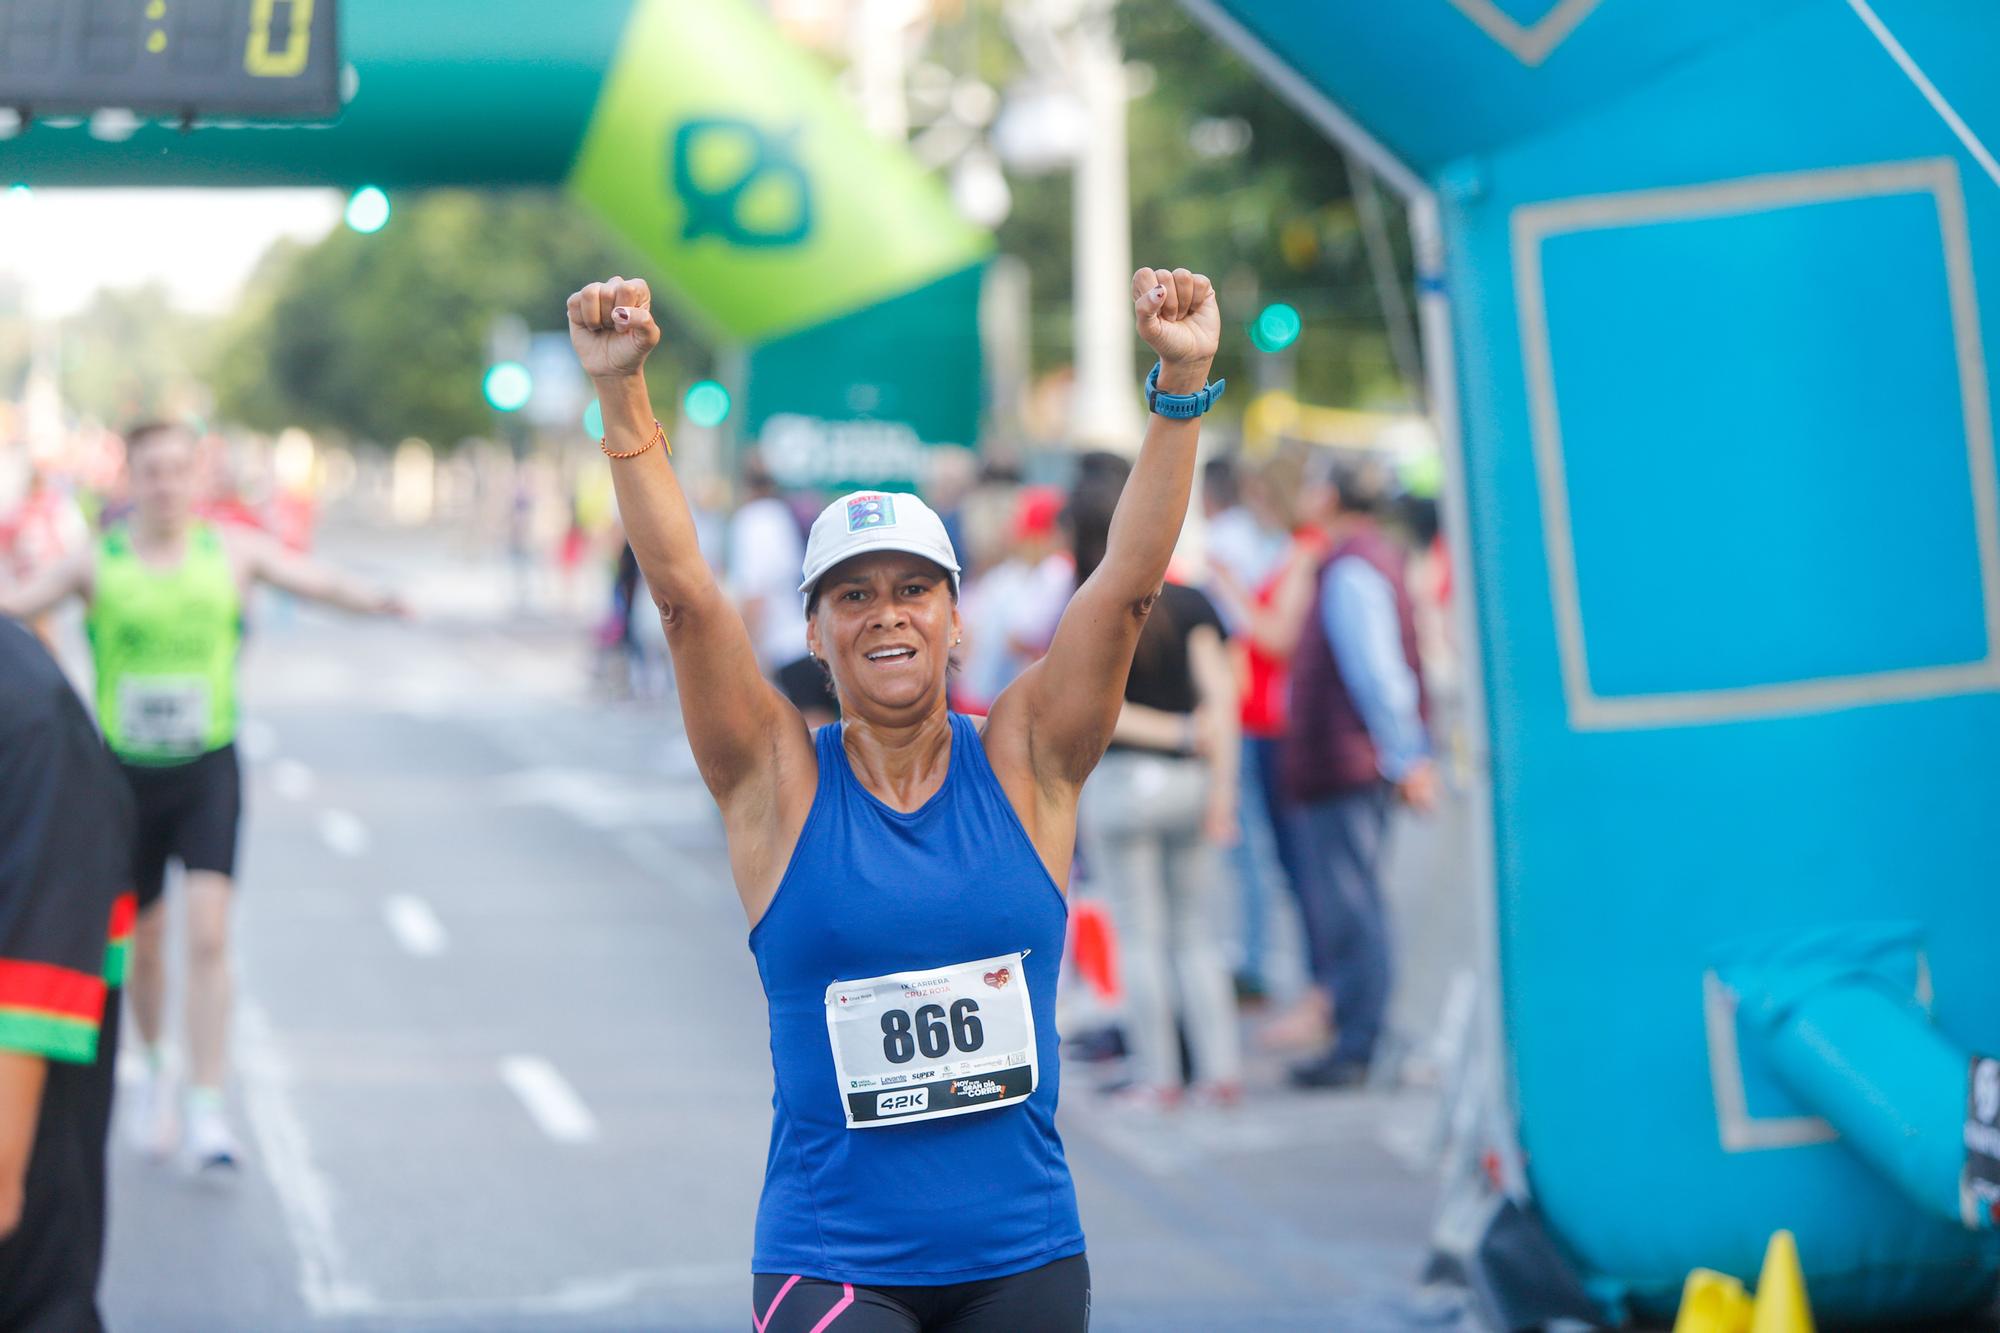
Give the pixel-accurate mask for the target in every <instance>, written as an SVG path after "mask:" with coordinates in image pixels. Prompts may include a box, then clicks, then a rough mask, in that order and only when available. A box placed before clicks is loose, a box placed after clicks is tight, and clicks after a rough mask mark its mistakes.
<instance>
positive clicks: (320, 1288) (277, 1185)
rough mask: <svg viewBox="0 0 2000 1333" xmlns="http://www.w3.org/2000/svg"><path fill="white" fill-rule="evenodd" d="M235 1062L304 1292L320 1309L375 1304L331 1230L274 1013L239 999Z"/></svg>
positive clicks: (343, 1310)
mask: <svg viewBox="0 0 2000 1333" xmlns="http://www.w3.org/2000/svg"><path fill="white" fill-rule="evenodd" d="M237 1063H238V1066H239V1068H240V1069H241V1071H242V1079H243V1109H244V1112H245V1114H246V1115H247V1116H248V1118H249V1122H250V1134H251V1137H252V1138H253V1139H255V1140H256V1143H257V1161H259V1162H261V1163H262V1164H263V1167H264V1173H265V1174H266V1175H267V1176H269V1177H270V1180H271V1188H272V1189H273V1191H275V1192H276V1194H277V1196H278V1204H279V1207H280V1209H281V1210H282V1211H283V1213H284V1215H285V1229H286V1230H287V1231H289V1232H290V1233H291V1238H292V1249H293V1251H294V1252H295V1253H296V1254H297V1255H298V1256H299V1295H300V1296H301V1297H302V1298H304V1300H305V1303H306V1308H307V1309H308V1310H310V1311H312V1313H313V1314H315V1315H334V1314H348V1313H353V1312H356V1311H362V1310H367V1309H369V1308H371V1307H372V1306H373V1305H374V1303H375V1299H374V1297H373V1296H371V1295H369V1293H368V1292H367V1290H366V1289H365V1288H363V1287H361V1286H359V1285H357V1284H356V1283H355V1282H353V1281H352V1280H351V1279H349V1278H348V1276H347V1255H346V1252H345V1251H344V1250H342V1248H341V1245H340V1239H339V1237H338V1236H336V1235H335V1234H334V1227H333V1192H332V1190H331V1189H330V1188H329V1187H328V1185H327V1180H326V1177H325V1176H324V1175H323V1174H321V1172H320V1169H319V1167H318V1166H317V1165H316V1164H315V1163H314V1162H313V1158H312V1149H311V1146H310V1145H309V1144H308V1143H307V1142H306V1131H305V1124H304V1122H303V1121H302V1120H301V1119H300V1118H299V1113H298V1110H297V1108H296V1107H295V1106H294V1105H293V1104H292V1076H291V1070H290V1068H289V1067H288V1066H287V1065H286V1064H285V1062H284V1056H283V1055H282V1054H281V1053H280V1052H279V1050H278V1043H277V1042H276V1040H275V1039H274V1038H273V1037H272V1034H271V1025H270V1021H269V1020H268V1019H266V1018H265V1017H264V1012H263V1010H261V1009H259V1008H258V1007H257V1006H256V1005H255V1004H254V1003H252V1002H249V1001H245V1002H243V1003H241V1004H239V1005H238V1007H237Z"/></svg>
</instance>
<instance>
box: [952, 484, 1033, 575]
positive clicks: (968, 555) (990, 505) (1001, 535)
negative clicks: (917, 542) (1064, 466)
mask: <svg viewBox="0 0 2000 1333" xmlns="http://www.w3.org/2000/svg"><path fill="white" fill-rule="evenodd" d="M1020 489H1021V469H1020V467H1019V466H1018V465H1017V464H1015V463H1014V462H1012V461H1011V460H1009V459H1006V458H991V457H989V458H987V459H986V460H985V461H984V463H982V464H981V466H980V470H979V480H978V481H977V482H976V483H975V484H974V485H973V488H972V490H971V492H970V493H969V494H968V495H966V497H965V499H964V500H963V501H962V502H961V503H960V504H959V506H958V512H959V526H960V529H961V530H962V531H963V532H964V534H965V545H964V546H960V547H957V548H955V549H957V551H958V558H959V560H960V562H961V563H963V564H964V565H965V572H966V573H967V574H968V575H974V576H976V575H977V574H979V573H980V572H981V571H982V570H986V569H991V568H992V567H993V566H994V565H997V564H999V563H1000V562H1001V561H1002V560H1004V559H1006V558H1007V555H1008V553H1009V551H1010V549H1011V545H1012V540H1013V538H1012V533H1013V524H1014V504H1015V497H1016V495H1017V494H1018V493H1019V491H1020Z"/></svg>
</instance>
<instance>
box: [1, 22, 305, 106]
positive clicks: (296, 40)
mask: <svg viewBox="0 0 2000 1333" xmlns="http://www.w3.org/2000/svg"><path fill="white" fill-rule="evenodd" d="M334 18H335V15H334V0H0V107H5V108H11V109H13V110H15V111H17V112H25V113H26V114H28V115H30V116H34V117H43V116H51V115H87V114H89V113H90V112H93V111H97V110H100V109H103V108H107V107H124V108H127V109H129V110H131V111H134V112H137V113H140V114H142V115H164V116H175V117H179V118H182V119H187V120H193V119H196V118H204V119H206V118H215V117H228V118H232V119H251V120H325V119H330V118H332V117H333V116H335V115H336V114H338V113H339V111H340V52H339V50H338V41H337V25H336V23H335V21H334Z"/></svg>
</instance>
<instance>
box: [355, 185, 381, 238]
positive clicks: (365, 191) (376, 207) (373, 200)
mask: <svg viewBox="0 0 2000 1333" xmlns="http://www.w3.org/2000/svg"><path fill="white" fill-rule="evenodd" d="M347 225H348V226H350V227H352V228H353V229H354V230H356V231H358V232H360V233H361V234H362V235H364V236H367V235H370V234H372V233H374V232H378V231H380V230H382V228H384V227H386V226H388V225H389V196H388V195H386V194H384V193H382V191H381V190H380V189H378V188H376V187H375V186H373V185H364V186H362V187H361V188H360V189H358V190H356V191H355V192H354V193H353V194H352V195H350V196H348V200H347Z"/></svg>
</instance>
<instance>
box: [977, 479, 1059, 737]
mask: <svg viewBox="0 0 2000 1333" xmlns="http://www.w3.org/2000/svg"><path fill="white" fill-rule="evenodd" d="M1062 511H1063V494H1062V492H1061V491H1059V490H1057V489H1056V488H1055V487H1053V486H1032V487H1029V488H1027V489H1025V490H1023V491H1021V492H1020V493H1019V495H1018V496H1017V497H1016V500H1015V505H1014V520H1013V529H1012V533H1011V537H1012V549H1011V550H1010V551H1009V552H1008V555H1007V558H1006V559H1004V560H1002V561H1001V562H1000V563H999V564H997V565H994V566H993V567H992V568H991V569H989V570H987V571H986V572H985V573H983V574H981V575H980V576H979V577H978V578H977V579H976V580H975V581H973V582H972V583H970V584H969V585H968V586H967V587H966V591H965V597H964V600H963V605H962V607H961V615H962V618H963V620H964V622H965V670H964V673H963V674H962V675H960V677H959V678H958V680H957V681H956V682H955V683H954V688H955V691H956V693H957V695H958V697H959V700H960V704H961V709H962V711H964V712H969V713H984V712H985V711H986V710H987V709H988V708H990V707H992V705H993V701H994V700H995V699H997V698H998V697H999V696H1000V691H1002V690H1004V689H1006V688H1007V686H1008V684H1009V683H1010V682H1011V681H1012V680H1013V679H1014V677H1016V676H1018V675H1020V674H1021V672H1022V671H1023V670H1025V669H1026V668H1027V667H1028V666H1029V664H1031V663H1033V662H1034V661H1036V660H1037V659H1039V658H1040V657H1041V655H1042V654H1043V653H1044V652H1046V651H1048V646H1049V640H1050V639H1052V638H1054V637H1055V631H1056V622H1057V621H1058V620H1060V619H1061V618H1062V613H1063V608H1064V607H1065V606H1067V605H1069V598H1070V593H1071V592H1073V591H1074V590H1075V586H1076V572H1075V571H1076V566H1075V564H1074V562H1073V561H1072V560H1071V559H1070V554H1069V552H1068V551H1067V550H1066V549H1064V545H1065V543H1064V539H1063V532H1062V526H1061V519H1062Z"/></svg>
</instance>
